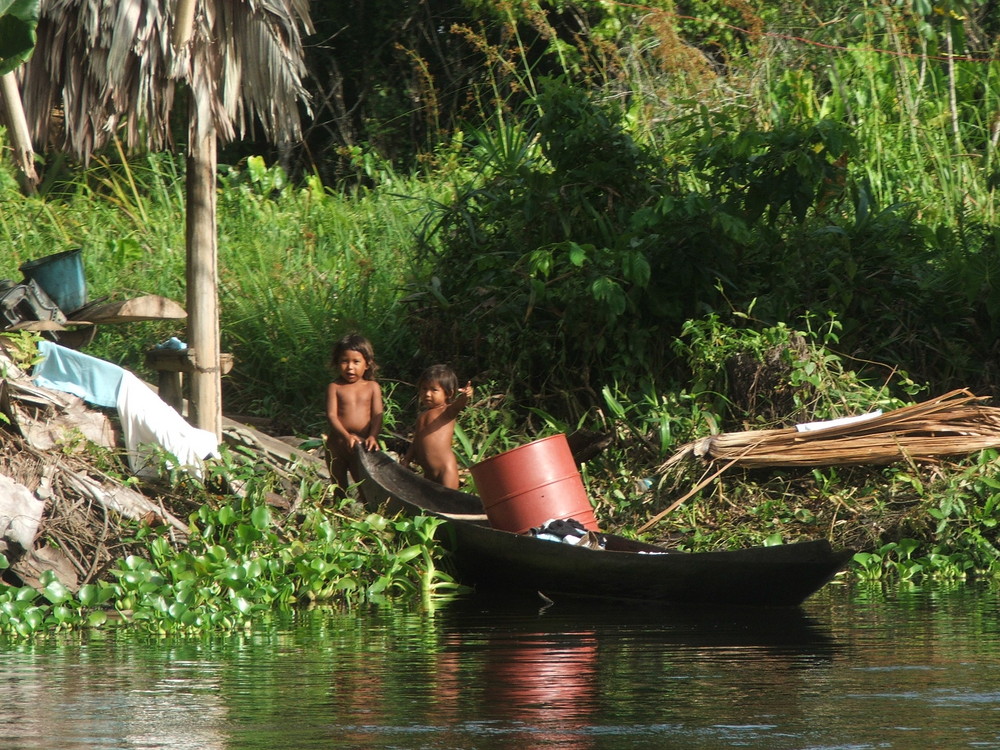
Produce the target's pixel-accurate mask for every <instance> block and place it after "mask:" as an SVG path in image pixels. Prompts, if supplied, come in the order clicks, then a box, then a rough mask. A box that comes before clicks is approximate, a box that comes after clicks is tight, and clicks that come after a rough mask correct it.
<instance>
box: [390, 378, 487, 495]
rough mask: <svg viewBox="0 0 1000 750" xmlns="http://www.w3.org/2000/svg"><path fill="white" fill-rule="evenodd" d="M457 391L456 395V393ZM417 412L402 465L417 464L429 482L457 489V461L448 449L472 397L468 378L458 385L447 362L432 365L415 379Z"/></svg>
mask: <svg viewBox="0 0 1000 750" xmlns="http://www.w3.org/2000/svg"><path fill="white" fill-rule="evenodd" d="M456 394H457V396H456ZM417 398H418V399H419V400H420V410H421V411H420V415H419V416H418V417H417V427H416V429H415V430H414V433H413V443H411V444H410V448H409V450H408V451H406V455H405V456H403V460H402V464H403V466H409V465H410V463H411V462H413V463H416V464H417V465H418V466H420V468H422V469H423V470H424V476H425V477H426V478H427V479H430V480H431V481H432V482H437V483H438V484H443V485H444V486H445V487H450V488H451V489H453V490H454V489H458V460H457V459H456V458H455V453H454V452H453V451H452V449H451V441H452V437H453V436H454V434H455V420H456V419H457V417H458V413H459V412H460V411H462V409H464V408H465V406H466V404H468V403H469V401H470V399H471V398H472V383H471V381H470V382H468V383H466V384H465V387H464V388H459V387H458V378H457V377H455V373H454V371H453V370H452V369H451V368H450V367H448V366H447V365H432V366H431V367H428V368H427V369H426V370H424V372H423V374H422V375H421V376H420V379H419V380H418V381H417Z"/></svg>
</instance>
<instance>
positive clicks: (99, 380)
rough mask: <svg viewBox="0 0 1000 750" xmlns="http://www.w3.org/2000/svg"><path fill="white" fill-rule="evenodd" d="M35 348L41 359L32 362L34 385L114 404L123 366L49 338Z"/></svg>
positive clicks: (93, 402) (97, 403)
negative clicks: (62, 344) (55, 342)
mask: <svg viewBox="0 0 1000 750" xmlns="http://www.w3.org/2000/svg"><path fill="white" fill-rule="evenodd" d="M38 351H39V353H40V354H41V355H42V357H43V359H42V361H41V362H39V363H38V364H37V365H35V370H34V375H33V378H32V379H33V380H34V381H35V384H36V385H38V386H41V387H42V388H52V389H53V390H57V391H64V392H65V393H72V394H73V395H74V396H79V397H80V398H82V399H83V400H84V401H86V402H87V403H89V404H95V405H97V406H106V407H109V408H110V407H114V406H116V405H117V403H118V389H119V387H121V383H122V376H123V375H124V374H125V370H124V369H122V368H121V367H119V366H118V365H115V364H112V363H111V362H106V361H105V360H103V359H98V358H97V357H91V356H90V355H89V354H83V353H81V352H78V351H76V350H75V349H69V348H67V347H65V346H60V345H59V344H53V343H52V342H51V341H42V342H41V343H39V345H38Z"/></svg>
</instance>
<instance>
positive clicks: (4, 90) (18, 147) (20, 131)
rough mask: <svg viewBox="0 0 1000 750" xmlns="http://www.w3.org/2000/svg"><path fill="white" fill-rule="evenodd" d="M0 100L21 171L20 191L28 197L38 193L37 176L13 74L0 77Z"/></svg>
mask: <svg viewBox="0 0 1000 750" xmlns="http://www.w3.org/2000/svg"><path fill="white" fill-rule="evenodd" d="M0 100H2V102H3V112H4V115H5V118H6V120H7V123H8V125H9V128H8V133H9V136H10V143H11V146H12V147H13V149H14V159H15V161H16V162H17V165H18V167H19V168H20V170H21V189H22V190H24V192H25V193H26V194H28V195H34V194H35V193H37V192H38V175H37V174H36V173H35V155H34V150H33V149H32V148H31V135H30V134H29V132H28V121H27V120H26V119H25V117H24V107H23V106H22V104H21V92H20V90H19V89H18V87H17V78H15V77H14V74H13V73H6V74H4V75H3V76H2V77H0Z"/></svg>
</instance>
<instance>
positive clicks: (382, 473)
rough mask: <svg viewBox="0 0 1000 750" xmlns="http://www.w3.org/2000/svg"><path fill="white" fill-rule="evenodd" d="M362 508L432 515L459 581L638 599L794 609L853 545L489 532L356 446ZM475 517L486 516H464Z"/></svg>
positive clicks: (437, 491) (439, 493)
mask: <svg viewBox="0 0 1000 750" xmlns="http://www.w3.org/2000/svg"><path fill="white" fill-rule="evenodd" d="M356 464H357V466H356V472H357V476H358V478H359V480H360V481H361V493H362V496H363V498H364V501H365V503H366V505H368V506H369V507H370V508H372V509H376V510H377V509H387V510H388V511H389V512H401V511H402V512H406V513H408V514H411V515H421V514H422V515H431V516H438V517H439V518H442V519H443V520H444V523H443V524H442V526H441V528H440V529H439V531H438V539H439V541H440V542H441V544H442V546H443V547H444V548H445V550H447V552H448V557H447V562H448V563H449V564H450V567H451V572H452V573H453V574H454V575H455V577H456V579H457V580H459V581H460V582H462V583H465V584H468V585H470V586H473V587H475V588H476V589H477V590H489V591H511V592H516V591H525V592H540V593H542V594H545V595H546V596H548V597H550V598H558V597H560V596H571V597H596V598H602V599H617V600H625V601H637V602H660V603H668V604H699V605H724V606H733V605H740V606H797V605H799V604H801V603H802V602H803V601H804V600H805V599H806V598H808V597H809V596H810V595H812V594H813V593H815V592H816V591H817V590H819V589H820V588H821V587H822V586H823V585H824V584H826V583H827V582H828V581H830V579H832V578H833V577H834V576H835V575H836V574H837V573H838V572H839V571H840V570H842V569H843V568H844V567H845V566H846V565H847V563H848V561H849V560H850V559H851V557H852V555H853V551H851V550H839V551H835V550H833V549H832V548H831V546H830V544H829V543H828V542H827V541H825V540H817V541H810V542H800V543H796V544H787V545H778V546H774V547H752V548H748V549H740V550H728V551H719V552H698V553H684V552H677V551H669V550H666V549H664V548H661V547H657V546H655V545H651V544H645V543H643V542H637V541H634V540H630V539H627V538H624V537H620V536H616V535H614V534H606V538H607V545H606V548H605V549H604V550H591V549H584V548H580V547H575V546H573V545H570V544H564V543H560V542H552V541H547V540H543V539H537V538H535V537H532V536H526V535H520V534H513V533H511V532H507V531H500V530H497V529H493V528H491V527H490V526H489V523H488V522H487V521H486V520H485V517H483V516H482V513H483V508H482V503H481V502H480V500H479V498H478V497H476V496H475V495H470V494H467V493H464V492H459V491H457V490H449V489H446V488H444V487H441V486H440V485H438V484H435V483H432V482H428V481H427V480H425V479H424V478H423V477H421V476H419V475H417V474H414V473H413V472H411V471H409V470H407V469H404V468H403V467H402V466H400V465H399V464H398V463H396V462H395V461H394V460H393V459H392V458H390V457H389V456H388V455H386V454H385V453H381V452H372V453H366V452H364V451H359V453H358V456H357V461H356ZM476 517H481V519H482V520H468V519H475V518H476Z"/></svg>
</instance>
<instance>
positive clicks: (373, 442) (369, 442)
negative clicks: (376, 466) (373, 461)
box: [365, 435, 378, 451]
mask: <svg viewBox="0 0 1000 750" xmlns="http://www.w3.org/2000/svg"><path fill="white" fill-rule="evenodd" d="M365 450H366V451H377V450H378V439H377V438H376V437H375V436H374V435H369V436H368V437H366V438H365Z"/></svg>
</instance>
